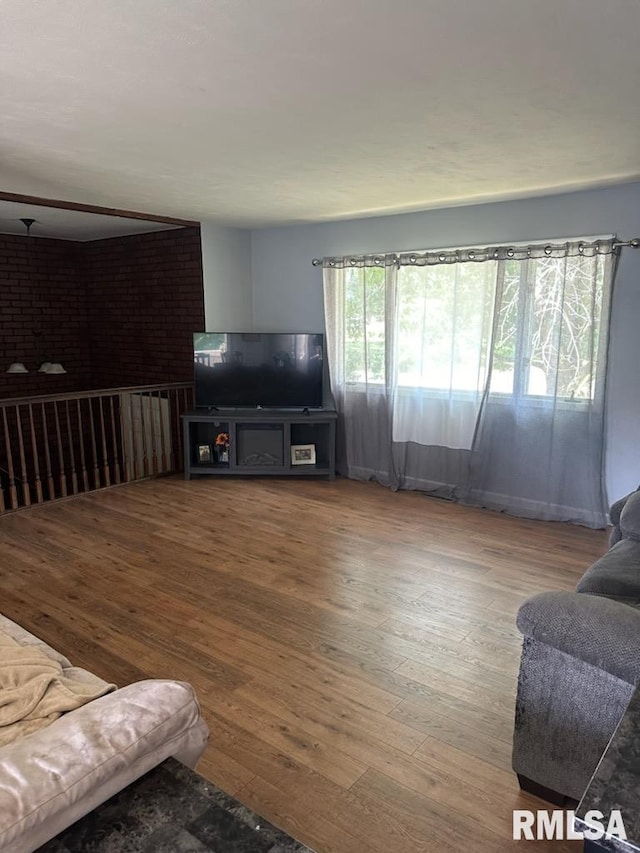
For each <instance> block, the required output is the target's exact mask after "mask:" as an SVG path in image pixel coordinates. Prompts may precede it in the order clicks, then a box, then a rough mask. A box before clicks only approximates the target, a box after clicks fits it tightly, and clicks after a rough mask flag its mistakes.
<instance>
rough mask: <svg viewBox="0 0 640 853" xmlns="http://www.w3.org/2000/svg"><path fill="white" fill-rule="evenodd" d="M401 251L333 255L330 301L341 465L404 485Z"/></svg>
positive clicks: (354, 473)
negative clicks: (398, 333) (398, 425)
mask: <svg viewBox="0 0 640 853" xmlns="http://www.w3.org/2000/svg"><path fill="white" fill-rule="evenodd" d="M396 281H397V264H396V260H395V256H384V255H382V256H380V255H377V256H370V257H369V256H367V257H360V258H351V259H335V260H334V259H330V260H328V261H327V263H326V264H325V266H324V308H325V325H326V332H327V345H328V358H329V373H330V378H331V390H332V393H333V397H334V400H335V403H336V408H337V410H338V413H339V422H338V467H339V469H340V470H341V472H342V473H344V474H346V475H347V476H349V477H352V478H354V479H365V480H368V479H377V480H378V481H379V482H380V483H382V484H384V485H388V486H391V487H393V488H397V487H398V485H399V482H398V478H397V475H396V472H395V468H394V464H393V454H392V434H391V430H392V411H393V407H392V400H393V381H392V380H393V376H394V373H395V371H394V367H393V351H394V345H395V335H394V328H393V323H390V322H389V321H390V319H391V318H392V317H393V316H394V314H395V298H396Z"/></svg>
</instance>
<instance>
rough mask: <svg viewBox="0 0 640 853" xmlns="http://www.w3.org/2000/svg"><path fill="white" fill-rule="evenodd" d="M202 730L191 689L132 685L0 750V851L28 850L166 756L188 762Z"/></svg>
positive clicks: (201, 742)
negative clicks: (184, 757)
mask: <svg viewBox="0 0 640 853" xmlns="http://www.w3.org/2000/svg"><path fill="white" fill-rule="evenodd" d="M207 735H208V730H207V727H206V725H205V723H204V722H203V721H202V719H201V717H200V709H199V706H198V703H197V701H196V698H195V694H194V692H193V689H192V688H191V686H190V685H189V684H185V683H183V682H178V681H164V680H159V679H158V680H149V681H139V682H136V683H135V684H130V685H128V686H127V687H123V688H122V689H121V690H116V691H115V692H114V693H109V694H107V695H106V696H102V697H101V698H100V699H95V700H94V701H93V702H89V703H88V704H87V705H83V706H82V707H81V708H77V709H76V710H75V711H70V712H69V713H68V714H64V715H63V716H62V717H60V718H59V719H58V720H56V721H55V722H53V723H51V725H49V726H47V727H46V728H44V729H40V730H39V731H37V732H34V733H33V734H31V735H28V736H26V737H24V738H21V739H20V740H18V741H15V742H13V743H10V744H7V746H4V747H2V749H0V849H1V850H3V851H6V852H7V853H24V851H29V850H35V849H36V848H37V847H39V846H40V845H41V844H43V843H44V842H45V841H47V840H48V839H49V838H51V837H53V836H54V835H56V834H57V833H58V832H61V831H62V829H64V828H66V827H67V826H69V825H70V824H71V823H73V822H74V821H76V820H78V819H79V818H80V817H82V816H83V815H84V814H86V813H87V812H89V811H91V810H92V809H94V808H95V807H96V806H97V805H99V804H100V803H102V802H104V801H105V800H107V799H108V798H109V797H111V796H113V794H115V793H116V792H117V791H119V790H121V789H122V788H124V787H126V786H127V785H128V784H130V783H131V782H133V781H134V779H137V778H138V777H139V776H141V775H143V774H144V773H147V772H148V771H149V770H151V768H152V767H154V766H155V765H156V764H159V763H160V762H161V761H164V759H165V758H168V757H169V756H176V757H177V758H181V757H182V756H186V757H187V759H188V760H190V763H195V760H197V756H198V755H199V754H200V753H201V752H202V750H203V749H204V747H205V745H206V740H207Z"/></svg>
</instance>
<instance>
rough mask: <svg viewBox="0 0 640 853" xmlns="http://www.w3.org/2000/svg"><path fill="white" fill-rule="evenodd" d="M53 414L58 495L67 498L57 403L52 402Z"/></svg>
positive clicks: (55, 401)
mask: <svg viewBox="0 0 640 853" xmlns="http://www.w3.org/2000/svg"><path fill="white" fill-rule="evenodd" d="M53 414H54V416H55V422H56V438H57V442H58V467H59V469H60V470H59V474H58V476H59V477H60V494H61V495H62V497H63V498H66V497H67V474H66V472H65V470H64V451H63V449H62V435H61V433H60V415H59V414H58V401H57V400H54V401H53Z"/></svg>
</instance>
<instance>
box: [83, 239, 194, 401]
mask: <svg viewBox="0 0 640 853" xmlns="http://www.w3.org/2000/svg"><path fill="white" fill-rule="evenodd" d="M85 246H86V256H85V262H86V266H85V269H86V275H87V281H88V306H89V325H90V328H91V345H90V346H91V365H92V381H93V387H94V388H109V387H118V386H121V385H146V384H153V383H157V382H191V381H192V379H193V337H192V335H193V332H196V331H201V330H202V329H204V294H203V286H202V255H201V248H200V229H199V228H182V229H177V230H172V231H157V232H154V233H151V234H138V235H134V236H130V237H116V238H112V239H109V240H98V241H95V242H93V243H89V244H85Z"/></svg>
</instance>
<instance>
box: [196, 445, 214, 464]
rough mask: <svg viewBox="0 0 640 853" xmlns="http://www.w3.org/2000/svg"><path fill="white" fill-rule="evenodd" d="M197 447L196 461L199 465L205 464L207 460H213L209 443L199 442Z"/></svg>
mask: <svg viewBox="0 0 640 853" xmlns="http://www.w3.org/2000/svg"><path fill="white" fill-rule="evenodd" d="M197 449H198V462H199V463H200V464H201V465H206V464H207V463H209V462H213V454H212V453H211V445H210V444H199V445H198V448H197Z"/></svg>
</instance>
